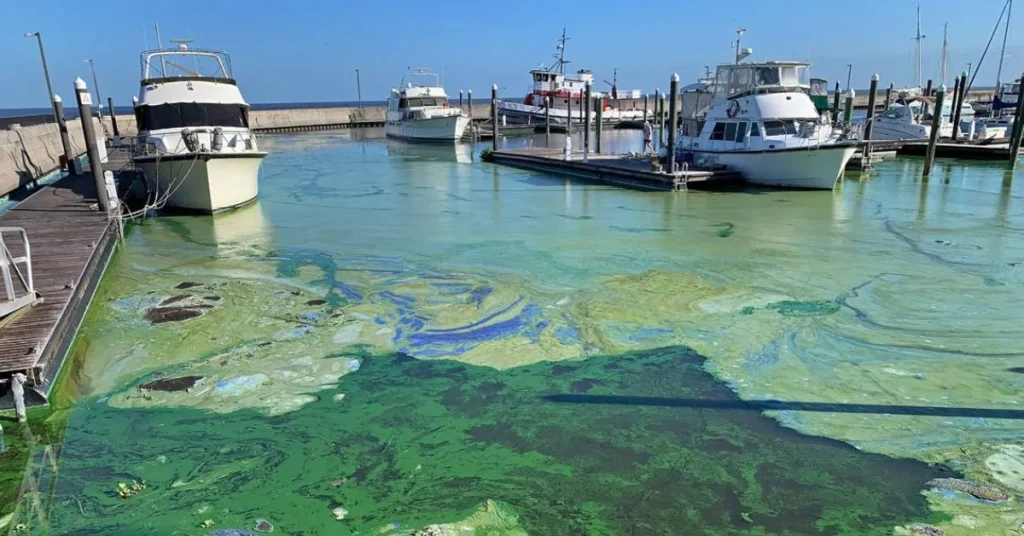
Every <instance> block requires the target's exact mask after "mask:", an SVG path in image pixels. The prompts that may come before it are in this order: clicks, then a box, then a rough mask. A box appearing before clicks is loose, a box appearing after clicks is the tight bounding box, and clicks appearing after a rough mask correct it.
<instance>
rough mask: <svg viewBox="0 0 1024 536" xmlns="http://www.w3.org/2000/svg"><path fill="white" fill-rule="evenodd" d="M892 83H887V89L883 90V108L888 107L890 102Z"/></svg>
mask: <svg viewBox="0 0 1024 536" xmlns="http://www.w3.org/2000/svg"><path fill="white" fill-rule="evenodd" d="M892 87H893V86H892V83H890V84H889V89H887V90H885V109H886V110H888V109H889V105H890V104H892Z"/></svg>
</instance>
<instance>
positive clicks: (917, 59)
mask: <svg viewBox="0 0 1024 536" xmlns="http://www.w3.org/2000/svg"><path fill="white" fill-rule="evenodd" d="M924 37H925V36H923V35H921V4H920V3H918V4H917V35H915V36H914V41H917V46H916V47H915V50H914V77H915V78H916V79H917V87H921V71H922V69H921V40H922V39H924Z"/></svg>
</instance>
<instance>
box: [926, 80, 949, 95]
mask: <svg viewBox="0 0 1024 536" xmlns="http://www.w3.org/2000/svg"><path fill="white" fill-rule="evenodd" d="M942 85H946V84H945V83H943V84H942ZM924 96H925V97H931V96H932V81H931V79H929V80H928V85H926V86H924Z"/></svg>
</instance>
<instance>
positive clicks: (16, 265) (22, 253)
mask: <svg viewBox="0 0 1024 536" xmlns="http://www.w3.org/2000/svg"><path fill="white" fill-rule="evenodd" d="M5 234H6V235H8V237H12V235H13V236H16V237H17V238H16V239H15V240H13V241H12V240H11V238H7V239H5V238H4V235H5ZM22 268H24V272H23V271H22ZM14 276H17V277H16V278H15V277H14ZM0 277H2V279H3V287H2V291H3V296H0V318H2V317H5V316H7V315H9V314H11V313H13V312H15V311H17V310H18V309H21V308H22V307H26V306H28V305H32V304H33V303H35V302H36V300H38V295H37V294H36V287H35V282H34V280H33V278H32V250H31V248H30V246H29V243H28V234H27V233H26V232H25V229H23V228H21V227H0Z"/></svg>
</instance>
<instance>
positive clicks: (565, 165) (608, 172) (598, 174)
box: [491, 148, 740, 191]
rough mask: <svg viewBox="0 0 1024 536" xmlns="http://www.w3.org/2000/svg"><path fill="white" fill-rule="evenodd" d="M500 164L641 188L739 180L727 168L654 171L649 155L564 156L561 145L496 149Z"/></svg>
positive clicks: (675, 187) (495, 158) (495, 159)
mask: <svg viewBox="0 0 1024 536" xmlns="http://www.w3.org/2000/svg"><path fill="white" fill-rule="evenodd" d="M491 160H492V161H493V162H495V163H497V164H504V165H507V166H512V167H517V168H521V169H529V170H532V171H543V172H547V173H555V174H559V175H565V176H569V177H573V178H576V179H581V180H585V181H592V182H599V183H605V184H614V185H616V186H624V187H626V188H635V189H640V190H660V191H665V190H682V189H686V188H689V187H692V186H712V185H714V186H724V185H727V184H734V183H737V182H739V180H740V175H739V174H738V173H736V172H732V171H726V170H689V171H682V172H676V173H674V174H672V173H665V172H661V171H655V170H654V169H652V168H651V163H650V160H649V159H647V158H636V157H630V156H625V155H604V154H591V155H589V157H588V159H587V161H584V160H583V153H580V152H575V153H573V154H572V157H571V158H570V159H569V160H564V159H563V157H562V151H561V150H560V149H546V148H530V149H512V150H504V151H496V152H494V153H492V154H491Z"/></svg>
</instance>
